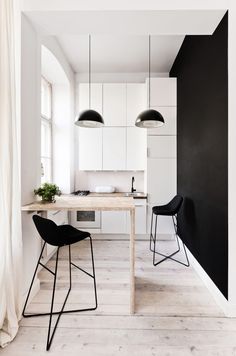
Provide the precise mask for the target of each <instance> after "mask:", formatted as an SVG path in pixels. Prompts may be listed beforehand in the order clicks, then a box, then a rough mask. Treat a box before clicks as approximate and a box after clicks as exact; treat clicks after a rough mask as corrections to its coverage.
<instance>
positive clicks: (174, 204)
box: [149, 195, 189, 267]
mask: <svg viewBox="0 0 236 356" xmlns="http://www.w3.org/2000/svg"><path fill="white" fill-rule="evenodd" d="M182 203H183V197H182V196H180V195H176V196H175V197H174V198H173V199H172V200H171V201H170V202H169V203H168V204H166V205H157V206H153V208H152V218H151V231H150V246H149V248H150V251H151V252H153V265H154V266H157V265H159V264H160V263H162V262H164V261H166V260H167V259H171V260H173V261H175V262H178V263H180V264H182V265H184V266H186V267H189V259H188V255H187V251H186V248H185V245H184V243H183V241H182V244H183V250H184V253H185V257H186V263H184V262H181V261H179V260H177V259H175V258H173V256H174V255H176V254H177V253H178V252H179V251H180V243H179V236H178V230H177V213H178V212H179V210H180V208H181V205H182ZM153 215H155V217H156V219H155V230H154V234H153V231H152V230H153ZM159 215H162V216H171V217H172V221H173V225H174V229H175V237H176V242H177V250H176V251H174V252H173V253H171V254H169V255H165V254H163V253H160V252H158V251H157V217H158V216H159ZM152 245H153V248H152ZM156 255H160V256H162V257H164V258H163V259H161V260H160V261H158V262H156V259H155V257H156Z"/></svg>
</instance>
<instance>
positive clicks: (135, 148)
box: [126, 127, 147, 171]
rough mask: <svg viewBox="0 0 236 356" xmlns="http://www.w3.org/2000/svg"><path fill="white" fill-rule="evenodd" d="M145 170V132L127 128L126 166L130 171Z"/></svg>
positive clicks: (136, 128)
mask: <svg viewBox="0 0 236 356" xmlns="http://www.w3.org/2000/svg"><path fill="white" fill-rule="evenodd" d="M146 168H147V131H146V129H140V128H139V127H127V166H126V169H127V170H130V171H132V170H133V171H142V170H145V169H146Z"/></svg>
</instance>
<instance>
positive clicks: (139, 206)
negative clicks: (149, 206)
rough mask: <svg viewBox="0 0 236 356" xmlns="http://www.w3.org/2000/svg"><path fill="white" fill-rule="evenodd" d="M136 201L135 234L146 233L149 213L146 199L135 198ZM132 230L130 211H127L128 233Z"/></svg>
mask: <svg viewBox="0 0 236 356" xmlns="http://www.w3.org/2000/svg"><path fill="white" fill-rule="evenodd" d="M134 203H135V234H140V235H141V234H146V232H147V221H146V218H147V214H146V199H134ZM129 232H130V213H129V212H127V233H129Z"/></svg>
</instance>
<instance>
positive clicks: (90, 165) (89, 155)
mask: <svg viewBox="0 0 236 356" xmlns="http://www.w3.org/2000/svg"><path fill="white" fill-rule="evenodd" d="M102 131H103V130H102V129H101V128H98V129H94V128H82V127H80V128H79V169H80V170H81V171H89V170H92V171H96V170H102Z"/></svg>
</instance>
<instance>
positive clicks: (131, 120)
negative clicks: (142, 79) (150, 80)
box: [126, 83, 147, 126]
mask: <svg viewBox="0 0 236 356" xmlns="http://www.w3.org/2000/svg"><path fill="white" fill-rule="evenodd" d="M126 88H127V89H126V90H127V96H126V97H127V126H135V121H136V118H137V117H138V115H139V114H140V113H141V112H142V111H144V110H146V109H147V95H146V84H144V83H127V87H126Z"/></svg>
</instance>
